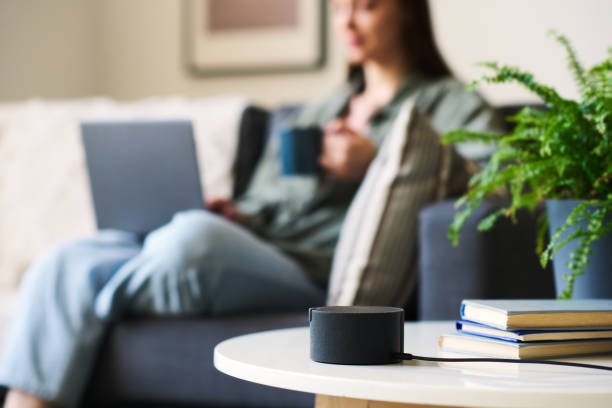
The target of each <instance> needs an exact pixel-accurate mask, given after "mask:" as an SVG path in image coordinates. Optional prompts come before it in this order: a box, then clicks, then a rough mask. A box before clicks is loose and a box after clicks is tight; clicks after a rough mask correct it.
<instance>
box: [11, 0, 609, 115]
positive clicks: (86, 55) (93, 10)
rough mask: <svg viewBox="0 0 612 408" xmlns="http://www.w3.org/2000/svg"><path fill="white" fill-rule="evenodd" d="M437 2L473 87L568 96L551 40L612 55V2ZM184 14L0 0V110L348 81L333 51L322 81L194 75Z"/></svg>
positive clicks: (287, 92) (124, 0)
mask: <svg viewBox="0 0 612 408" xmlns="http://www.w3.org/2000/svg"><path fill="white" fill-rule="evenodd" d="M254 1H255V0H254ZM430 1H431V4H432V12H433V16H434V21H435V31H436V35H437V38H438V42H439V44H440V48H441V50H442V51H443V53H444V54H445V56H446V58H447V60H448V62H449V64H450V65H451V67H452V68H453V70H454V71H455V73H456V74H457V75H458V76H459V77H460V78H461V79H463V80H465V81H469V80H471V79H474V78H476V77H478V76H480V74H481V73H482V72H483V71H482V69H480V68H475V67H474V66H473V64H474V63H475V62H477V61H483V60H499V61H501V62H509V63H512V64H513V65H520V66H522V67H524V68H526V69H529V70H532V71H534V73H535V74H536V77H537V78H539V79H541V80H543V81H545V82H547V83H550V84H553V85H554V86H556V87H558V88H559V89H560V90H561V92H562V93H563V94H565V95H570V96H571V95H574V94H575V89H574V87H573V85H572V80H571V76H570V75H569V73H567V70H566V62H565V56H564V54H563V51H562V50H561V48H560V47H558V46H557V45H556V44H555V42H554V41H553V40H552V39H551V38H548V37H546V31H547V30H548V29H549V28H557V29H558V30H559V31H561V32H563V33H565V34H567V36H568V37H570V39H571V40H572V42H573V43H574V45H575V46H576V48H577V49H578V53H579V56H580V57H581V59H582V60H584V62H585V63H587V64H590V63H593V62H595V61H597V60H599V59H602V58H604V56H605V51H606V48H607V47H608V46H609V45H612V24H610V19H611V17H612V1H610V0H583V1H576V0H513V1H508V0H430ZM182 7H183V2H182V1H178V0H104V1H101V0H99V1H94V0H54V1H44V0H1V2H0V100H14V99H22V98H27V97H32V96H37V95H40V96H44V97H60V98H67V97H78V96H88V95H94V94H105V95H108V96H112V97H115V98H118V99H136V98H142V97H147V96H150V95H158V94H186V95H189V96H202V95H214V94H218V93H226V92H238V93H244V94H246V95H248V96H250V97H251V98H252V99H253V100H254V101H256V102H259V103H262V104H265V105H275V104H278V103H283V102H291V101H300V100H311V99H316V98H318V97H321V96H323V95H325V94H327V93H328V92H329V91H330V90H331V89H332V88H333V87H334V86H336V84H338V83H339V82H340V81H341V80H342V78H343V76H344V68H345V67H344V62H343V58H342V52H341V50H340V49H339V47H338V46H337V44H336V43H335V42H333V41H331V44H330V50H329V56H328V62H327V65H326V66H325V68H324V69H322V70H318V71H312V72H307V73H293V74H283V75H277V74H274V75H259V76H245V77H225V78H223V77H213V78H211V77H194V76H191V74H190V73H189V72H188V71H187V70H186V69H185V67H184V65H183V61H182V58H181V40H182V38H181V35H182V28H181V22H182V18H181V9H182ZM330 31H331V30H330ZM483 93H484V94H485V95H486V96H487V97H488V98H489V99H490V100H492V102H494V103H495V104H501V103H508V102H516V101H524V100H525V99H526V98H527V99H528V98H529V96H528V95H527V94H526V93H525V92H524V91H522V90H521V89H520V88H519V87H516V86H489V87H485V88H483Z"/></svg>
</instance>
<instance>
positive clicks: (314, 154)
mask: <svg viewBox="0 0 612 408" xmlns="http://www.w3.org/2000/svg"><path fill="white" fill-rule="evenodd" d="M322 141H323V130H322V129H321V128H320V127H319V126H309V127H294V128H289V129H284V130H283V131H281V132H280V156H281V170H282V173H283V175H287V176H289V175H307V174H318V173H320V172H321V166H319V155H320V154H321V147H322V146H321V145H322Z"/></svg>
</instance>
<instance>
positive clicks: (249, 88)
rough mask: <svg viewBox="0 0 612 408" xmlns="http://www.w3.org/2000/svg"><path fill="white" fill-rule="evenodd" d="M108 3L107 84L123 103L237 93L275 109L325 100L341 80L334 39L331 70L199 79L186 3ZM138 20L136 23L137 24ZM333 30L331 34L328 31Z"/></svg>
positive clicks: (104, 44)
mask: <svg viewBox="0 0 612 408" xmlns="http://www.w3.org/2000/svg"><path fill="white" fill-rule="evenodd" d="M150 4H151V1H150V0H107V1H105V2H103V3H102V7H101V14H100V18H101V20H102V21H101V25H102V26H103V27H107V28H108V29H106V30H104V32H103V34H102V35H103V37H102V49H103V55H104V58H103V69H104V73H105V76H104V86H103V89H104V91H105V92H106V93H108V94H109V95H112V96H114V97H117V98H120V99H132V98H139V97H143V96H148V95H155V94H174V93H180V94H185V95H190V96H199V95H211V94H212V95H214V94H218V93H224V92H230V93H232V92H238V93H245V94H247V95H249V96H250V97H251V98H252V99H254V100H256V101H257V102H260V103H263V104H266V105H273V104H277V103H281V102H291V101H300V100H304V99H312V98H316V97H319V96H320V93H321V92H322V90H324V91H323V92H325V90H330V89H333V87H334V86H335V85H336V84H338V83H339V82H340V81H341V80H342V76H343V73H344V63H343V57H342V54H341V52H339V50H338V47H337V44H336V43H335V42H333V41H331V37H330V41H328V43H329V42H331V44H330V50H329V51H330V52H329V53H328V59H327V64H326V66H325V67H324V68H323V69H321V70H317V71H311V72H306V73H291V74H266V75H258V76H232V77H198V76H192V75H190V73H189V72H188V71H187V69H186V67H185V65H184V63H183V61H182V57H181V40H182V37H181V36H182V34H183V33H182V27H181V23H182V21H183V19H182V16H181V11H182V7H183V6H184V3H183V2H180V1H157V2H155V5H156V7H151V6H150ZM136 22H137V23H136ZM328 32H329V30H328Z"/></svg>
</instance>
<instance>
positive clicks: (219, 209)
mask: <svg viewBox="0 0 612 408" xmlns="http://www.w3.org/2000/svg"><path fill="white" fill-rule="evenodd" d="M206 209H207V210H208V211H210V212H213V213H215V214H219V215H220V216H222V217H223V218H227V219H228V220H230V221H233V222H236V223H240V222H241V221H242V214H240V212H239V211H238V208H236V206H235V205H234V203H232V202H231V201H230V200H228V199H226V198H211V199H209V200H206Z"/></svg>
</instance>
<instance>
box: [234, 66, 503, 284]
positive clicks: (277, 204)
mask: <svg viewBox="0 0 612 408" xmlns="http://www.w3.org/2000/svg"><path fill="white" fill-rule="evenodd" d="M362 89H363V81H362V80H357V81H352V82H349V83H347V84H345V85H344V86H343V87H342V88H340V89H339V90H338V91H337V92H335V93H334V94H332V95H331V96H330V97H329V98H327V99H326V100H325V101H323V102H322V103H319V104H315V105H313V106H308V107H305V108H304V109H302V110H301V111H300V112H299V114H298V115H297V116H296V117H295V118H294V119H293V121H292V123H290V125H291V126H311V125H320V126H322V125H324V124H326V123H328V122H329V121H331V120H333V119H334V118H337V117H338V116H342V114H343V113H345V112H346V109H347V107H348V103H349V101H350V98H351V97H352V96H353V95H354V94H356V93H358V92H361V90H362ZM408 98H414V101H415V104H416V106H418V107H419V108H420V109H421V110H423V111H424V112H426V113H427V114H428V115H429V117H430V118H431V120H432V123H433V125H434V127H435V128H436V130H437V131H438V132H440V133H443V132H446V131H448V130H451V129H456V128H467V129H472V130H480V131H482V130H489V131H491V130H495V128H496V127H497V126H499V123H500V122H499V119H498V118H497V116H496V115H495V114H494V112H493V110H491V109H490V108H489V107H488V106H487V105H486V103H485V102H484V101H483V100H482V98H480V97H479V96H478V95H477V94H475V93H470V92H466V91H465V90H464V86H463V85H462V84H461V83H460V82H458V81H457V80H455V79H452V78H445V79H438V80H432V79H427V78H425V77H423V76H419V75H410V76H408V77H407V78H406V79H405V80H404V81H403V82H402V84H401V85H400V87H399V88H398V90H397V92H396V94H395V96H394V97H393V98H392V100H391V101H390V102H389V103H388V104H387V105H386V106H384V107H383V108H382V109H380V110H379V111H378V112H377V113H375V114H374V115H373V116H372V117H371V118H370V121H369V135H368V137H370V139H371V140H372V141H373V142H374V143H375V144H376V145H378V146H380V145H381V143H382V142H383V141H384V139H385V136H386V135H387V134H388V133H389V131H390V129H391V126H392V124H393V121H394V120H395V118H396V117H397V115H398V113H399V110H400V108H401V106H402V104H403V102H405V101H406V100H407V99H408ZM469 147H470V146H468V148H469ZM472 147H474V146H472ZM467 150H468V151H469V150H470V149H467ZM472 151H473V152H474V151H475V153H476V155H478V154H481V155H485V154H486V153H488V152H486V151H485V150H483V149H482V148H481V147H478V146H477V147H476V149H473V148H472ZM476 158H477V159H478V157H476ZM358 187H359V183H355V182H343V181H338V180H333V179H330V178H327V177H325V176H315V175H313V176H310V175H309V176H283V175H282V174H281V171H280V160H279V146H278V137H276V135H272V137H271V138H270V140H269V141H268V144H267V146H266V149H265V151H264V153H263V156H262V158H261V160H260V162H259V164H258V166H257V169H256V171H255V174H254V176H253V179H252V181H251V183H250V185H249V188H248V189H247V192H246V193H245V194H244V196H243V197H241V198H240V199H239V200H238V201H237V205H238V208H239V210H240V211H241V213H242V214H244V216H245V218H244V219H245V226H246V227H247V228H249V229H251V230H252V231H254V232H255V233H256V234H257V235H259V236H260V237H261V238H262V239H264V240H266V241H268V242H270V243H271V244H272V245H275V246H276V247H278V248H279V249H280V250H281V251H283V252H285V253H286V254H288V255H289V256H291V257H292V258H293V259H295V260H296V261H297V262H298V263H299V264H300V265H301V266H302V267H303V269H304V270H305V271H306V272H307V273H308V274H309V275H310V276H311V278H312V279H313V280H314V281H315V282H317V283H318V284H320V285H321V286H324V285H326V284H327V281H328V278H329V273H330V268H331V260H332V256H333V251H334V247H335V246H336V242H337V240H338V236H339V234H340V229H341V227H342V221H343V220H344V216H345V214H346V212H347V209H348V207H349V205H350V203H351V200H352V198H353V196H354V195H355V192H356V191H357V189H358Z"/></svg>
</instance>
